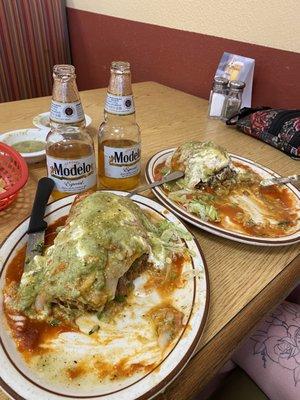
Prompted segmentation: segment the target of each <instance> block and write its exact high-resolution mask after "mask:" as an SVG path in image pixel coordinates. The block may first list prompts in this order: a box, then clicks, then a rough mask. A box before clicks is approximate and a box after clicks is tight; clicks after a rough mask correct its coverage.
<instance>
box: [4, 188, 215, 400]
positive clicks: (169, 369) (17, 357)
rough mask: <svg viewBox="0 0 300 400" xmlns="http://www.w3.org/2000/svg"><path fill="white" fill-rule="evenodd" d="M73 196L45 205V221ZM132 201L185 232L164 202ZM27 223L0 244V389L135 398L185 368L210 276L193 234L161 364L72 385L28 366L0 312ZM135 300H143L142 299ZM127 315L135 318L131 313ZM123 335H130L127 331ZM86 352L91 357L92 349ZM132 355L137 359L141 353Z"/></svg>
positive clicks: (53, 396)
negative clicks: (176, 326)
mask: <svg viewBox="0 0 300 400" xmlns="http://www.w3.org/2000/svg"><path fill="white" fill-rule="evenodd" d="M114 193H116V194H119V195H122V196H124V195H125V194H126V192H114ZM74 198H75V196H69V197H66V198H64V199H61V200H58V201H55V202H53V203H51V204H50V205H48V207H47V209H46V214H45V215H46V221H47V222H48V225H49V224H53V223H54V222H55V221H57V220H58V219H59V218H61V217H64V216H66V215H68V213H69V210H70V208H71V205H72V203H73V200H74ZM133 200H134V202H136V204H138V205H139V206H140V207H141V208H142V209H143V210H145V211H148V212H150V213H152V214H153V213H154V214H155V215H156V216H157V217H158V218H164V219H166V220H168V221H171V222H173V223H174V224H176V225H177V226H179V227H180V228H182V229H183V230H185V231H186V227H185V226H184V225H183V224H182V222H180V220H179V219H178V218H177V217H176V216H175V215H174V214H173V213H172V212H170V211H168V210H166V209H165V207H164V206H162V205H160V204H158V203H157V202H155V201H152V200H150V199H147V198H146V197H143V196H139V195H135V196H133ZM28 222H29V220H28V219H26V220H25V221H23V222H22V223H21V224H20V225H19V226H18V227H17V228H16V229H15V230H14V231H13V232H12V233H11V234H10V235H9V236H8V238H7V239H6V240H5V241H4V243H3V244H2V246H1V248H0V260H1V275H0V276H1V279H0V285H1V292H0V293H1V299H0V304H1V314H0V318H1V322H0V338H1V341H0V363H1V365H2V366H3V368H1V369H0V375H1V377H0V385H1V387H2V389H3V390H4V391H5V392H6V393H7V394H9V396H10V397H11V398H12V399H15V400H19V399H26V400H41V399H47V400H58V399H71V400H74V399H87V400H90V399H94V400H96V399H99V400H100V399H102V400H117V399H126V400H133V399H151V398H153V397H154V396H155V395H157V394H158V393H159V392H161V391H162V390H163V389H164V388H165V387H166V386H167V385H168V384H169V383H170V382H171V381H172V380H173V379H174V378H175V377H176V376H177V375H178V374H179V373H180V372H181V370H182V369H183V368H184V366H185V365H186V363H187V362H188V361H189V359H190V358H191V356H192V355H193V353H194V352H195V350H196V346H197V344H198V342H199V339H200V337H201V334H202V332H203V329H204V323H205V320H206V316H207V312H208V302H209V286H208V275H207V270H206V264H205V259H204V256H203V254H202V251H201V249H200V246H199V244H198V243H197V241H196V240H195V238H194V237H192V238H191V239H190V240H185V246H186V247H187V248H188V249H189V250H190V254H191V257H190V260H189V261H188V263H187V265H185V266H184V268H187V270H186V272H187V275H186V278H184V279H183V280H182V286H180V288H179V289H178V290H179V292H178V293H177V292H176V291H175V292H174V293H177V294H176V296H177V298H176V299H173V300H174V301H176V302H177V301H179V302H182V301H184V302H185V303H184V304H185V311H184V318H185V322H184V325H183V328H182V329H181V331H180V333H179V334H178V337H177V336H176V338H175V340H174V341H173V342H172V345H171V346H170V348H168V350H167V351H166V353H165V354H164V355H163V358H162V359H161V361H160V362H159V364H157V365H155V367H153V368H150V369H149V370H147V371H143V372H142V373H141V372H139V373H137V374H136V373H132V374H131V375H130V374H129V375H130V376H123V377H122V379H111V380H108V381H102V382H100V380H99V381H97V380H96V381H95V380H94V381H93V383H92V384H90V385H76V375H74V376H73V378H74V377H75V381H74V382H75V385H73V383H72V385H71V384H70V382H68V381H67V383H66V384H63V383H62V381H61V377H60V376H57V378H55V377H54V379H53V377H52V380H51V381H49V380H48V379H47V378H46V377H45V376H44V375H43V374H39V371H38V370H35V369H32V368H30V367H29V365H28V364H27V363H26V362H25V361H24V359H23V356H22V355H21V354H20V353H19V351H18V350H17V348H16V345H15V342H14V340H13V339H12V337H11V334H10V330H9V328H8V325H7V320H6V317H5V314H4V309H3V288H4V285H5V275H6V271H7V267H8V265H9V263H10V262H11V260H12V259H13V258H14V256H15V255H16V253H17V252H18V250H19V249H20V248H22V247H23V246H24V245H25V244H26V241H27V235H26V231H27V227H28ZM172 296H173V295H172ZM174 296H175V295H174ZM139 301H145V300H143V299H142V298H140V300H139ZM176 304H177V303H176ZM124 317H125V316H124ZM131 318H132V319H134V318H135V317H134V316H133V317H131ZM137 329H138V328H137ZM127 334H129V335H130V332H128V333H127ZM71 339H72V338H71ZM71 339H70V340H71ZM125 339H126V338H125ZM64 340H65V341H62V342H63V343H64V344H63V348H62V352H65V353H66V354H67V353H72V351H73V350H72V343H70V342H68V340H69V339H68V336H67V337H66V336H64ZM81 340H82V345H81V344H80V345H79V347H78V346H77V351H78V349H79V351H81V352H86V351H87V350H88V349H89V344H88V341H89V336H87V337H86V339H84V338H82V339H81ZM110 340H111V339H110ZM80 343H81V342H80ZM122 343H123V342H122V341H121V342H120V343H119V349H120V351H123V347H124V345H122ZM120 346H121V347H120ZM145 351H147V341H144V344H143V351H142V353H141V355H140V356H141V357H142V356H143V353H144V352H145ZM71 355H73V354H71ZM88 355H89V356H90V357H91V355H90V353H88ZM136 356H137V357H138V358H139V355H136ZM74 358H75V355H74ZM74 362H75V361H74ZM4 366H5V367H4Z"/></svg>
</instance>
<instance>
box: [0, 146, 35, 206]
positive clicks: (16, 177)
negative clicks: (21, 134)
mask: <svg viewBox="0 0 300 400" xmlns="http://www.w3.org/2000/svg"><path fill="white" fill-rule="evenodd" d="M0 179H1V183H3V184H4V188H3V189H4V190H3V192H1V193H0V211H2V210H4V209H5V208H6V207H8V206H9V205H10V204H11V203H12V202H13V201H14V199H15V198H16V197H17V195H18V193H19V191H20V190H21V189H22V187H23V186H24V185H25V183H26V182H27V180H28V167H27V165H26V162H25V161H24V159H23V158H22V157H21V155H20V153H18V152H17V151H16V150H15V149H14V148H13V147H10V146H8V145H6V144H4V143H0Z"/></svg>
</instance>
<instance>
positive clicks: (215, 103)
mask: <svg viewBox="0 0 300 400" xmlns="http://www.w3.org/2000/svg"><path fill="white" fill-rule="evenodd" d="M227 86H228V79H227V78H223V77H221V76H215V77H214V83H213V87H212V90H211V92H210V96H209V105H208V116H209V117H210V118H215V119H219V118H221V114H222V109H223V104H224V101H225V96H226V93H227Z"/></svg>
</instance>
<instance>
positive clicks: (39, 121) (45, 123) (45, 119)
mask: <svg viewBox="0 0 300 400" xmlns="http://www.w3.org/2000/svg"><path fill="white" fill-rule="evenodd" d="M84 115H85V123H86V126H89V125H90V124H91V122H92V118H91V117H90V116H88V115H86V114H84ZM32 123H33V125H35V126H37V127H38V128H41V129H45V128H47V129H49V128H50V112H49V111H47V112H44V113H42V114H39V115H36V116H35V117H34V118H33V120H32Z"/></svg>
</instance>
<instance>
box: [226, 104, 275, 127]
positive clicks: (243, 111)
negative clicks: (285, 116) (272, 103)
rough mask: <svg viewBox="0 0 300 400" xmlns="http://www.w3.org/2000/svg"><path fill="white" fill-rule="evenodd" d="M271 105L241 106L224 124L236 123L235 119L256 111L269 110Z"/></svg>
mask: <svg viewBox="0 0 300 400" xmlns="http://www.w3.org/2000/svg"><path fill="white" fill-rule="evenodd" d="M270 109H271V107H267V106H259V107H253V108H252V107H243V108H241V109H240V111H239V112H238V113H236V114H234V115H232V116H231V117H230V118H229V119H228V120H227V121H226V125H236V123H237V121H238V120H240V119H242V118H244V117H247V116H248V115H250V114H253V113H255V112H256V111H263V110H270Z"/></svg>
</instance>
